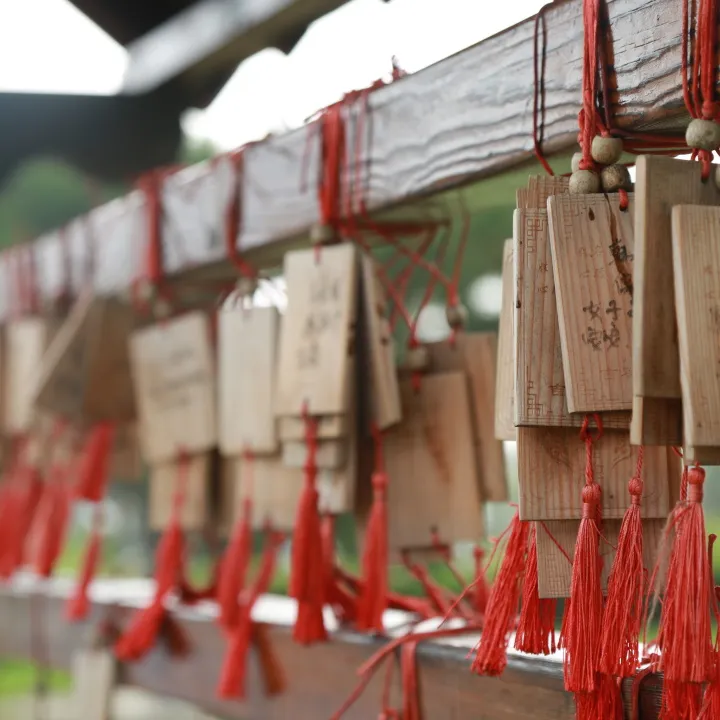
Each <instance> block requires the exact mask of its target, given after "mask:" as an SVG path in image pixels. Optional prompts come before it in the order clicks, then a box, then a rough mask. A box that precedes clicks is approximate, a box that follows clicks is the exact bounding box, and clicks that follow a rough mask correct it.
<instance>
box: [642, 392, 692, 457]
mask: <svg viewBox="0 0 720 720" xmlns="http://www.w3.org/2000/svg"><path fill="white" fill-rule="evenodd" d="M645 438H648V439H650V440H652V442H648V444H649V445H682V401H681V400H680V398H650V397H638V396H637V395H636V396H635V397H634V398H633V411H632V421H631V423H630V442H631V443H632V444H633V445H644V444H645V442H646V440H645Z"/></svg>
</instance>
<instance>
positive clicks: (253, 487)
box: [225, 455, 304, 531]
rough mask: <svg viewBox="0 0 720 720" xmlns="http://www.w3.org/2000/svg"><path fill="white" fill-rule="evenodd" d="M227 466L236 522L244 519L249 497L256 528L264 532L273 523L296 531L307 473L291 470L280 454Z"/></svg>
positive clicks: (232, 461)
mask: <svg viewBox="0 0 720 720" xmlns="http://www.w3.org/2000/svg"><path fill="white" fill-rule="evenodd" d="M225 463H226V466H227V467H228V470H229V474H230V477H231V479H232V483H233V487H234V495H233V501H232V505H231V507H232V508H234V512H233V515H234V521H235V520H237V519H238V518H239V517H240V514H241V513H242V508H243V500H244V498H245V497H246V495H248V494H249V496H250V498H251V499H252V509H253V512H252V525H253V528H254V529H256V530H261V529H262V528H263V527H264V526H265V523H266V521H269V522H270V523H271V524H272V527H274V528H276V529H277V530H283V531H290V530H292V528H293V526H294V525H295V516H296V513H297V506H298V502H299V501H300V495H301V493H302V488H303V483H304V475H303V471H302V470H301V469H298V468H289V467H287V466H286V465H284V464H283V462H282V459H281V458H280V456H279V455H265V456H258V457H255V458H253V459H252V460H251V461H247V460H245V459H244V458H240V457H234V458H228V459H226V460H225Z"/></svg>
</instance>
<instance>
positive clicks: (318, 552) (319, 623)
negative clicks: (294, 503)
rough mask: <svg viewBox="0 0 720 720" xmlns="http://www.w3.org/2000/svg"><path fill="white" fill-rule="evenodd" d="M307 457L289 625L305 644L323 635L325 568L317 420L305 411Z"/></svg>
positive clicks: (295, 536) (294, 550)
mask: <svg viewBox="0 0 720 720" xmlns="http://www.w3.org/2000/svg"><path fill="white" fill-rule="evenodd" d="M305 423H306V428H307V431H306V443H307V460H306V462H305V484H304V487H303V492H302V495H301V496H300V503H299V505H298V513H297V520H296V521H295V532H294V536H293V548H292V567H291V574H290V595H291V597H294V598H295V599H296V600H297V603H298V607H297V620H296V621H295V627H294V629H293V638H294V639H295V641H296V642H299V643H301V644H303V645H307V644H310V643H313V642H319V641H323V640H326V639H327V631H326V630H325V623H324V621H323V603H324V599H325V571H324V563H323V562H322V552H323V550H322V538H321V530H320V515H319V513H318V492H317V489H316V487H315V479H316V476H317V465H316V456H317V422H316V421H315V420H314V419H312V418H310V417H308V416H307V415H305Z"/></svg>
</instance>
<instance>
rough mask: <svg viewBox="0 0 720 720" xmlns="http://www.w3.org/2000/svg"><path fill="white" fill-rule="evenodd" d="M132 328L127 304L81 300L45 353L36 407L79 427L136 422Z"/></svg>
mask: <svg viewBox="0 0 720 720" xmlns="http://www.w3.org/2000/svg"><path fill="white" fill-rule="evenodd" d="M134 325H135V319H134V314H133V311H132V309H131V307H130V306H129V305H127V304H126V303H123V302H121V301H120V300H118V299H116V298H110V297H97V296H94V295H91V294H85V295H83V296H81V297H80V298H79V299H78V300H77V301H76V302H75V304H74V305H73V307H72V309H71V311H70V314H69V316H68V317H67V319H66V320H65V321H64V322H63V323H62V324H61V325H60V326H59V328H58V330H57V332H56V333H55V334H54V336H53V338H52V340H51V341H50V342H49V343H48V346H47V349H46V351H45V353H44V354H43V357H42V360H41V362H40V367H39V368H38V374H37V379H36V382H35V393H36V394H35V405H36V406H37V407H39V408H42V409H43V410H46V411H47V412H51V413H54V414H56V415H59V416H61V417H63V418H65V419H67V420H69V421H71V422H73V423H74V424H75V425H77V426H82V425H91V424H94V423H96V422H103V421H108V420H109V421H121V422H127V421H130V420H132V419H133V418H134V416H135V402H134V395H133V391H132V378H131V375H130V360H129V356H128V340H129V338H130V335H131V333H132V331H133V328H134Z"/></svg>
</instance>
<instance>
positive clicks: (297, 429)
mask: <svg viewBox="0 0 720 720" xmlns="http://www.w3.org/2000/svg"><path fill="white" fill-rule="evenodd" d="M278 422H279V430H278V434H279V435H280V437H281V438H282V439H283V440H289V441H293V440H295V441H298V440H299V441H302V440H303V439H304V438H305V433H306V432H307V429H306V427H305V421H304V420H303V419H302V418H299V417H281V418H279V420H278ZM317 422H318V438H319V439H320V440H332V439H334V438H342V437H345V436H346V435H347V434H348V419H347V416H346V415H321V416H320V417H318V418H317Z"/></svg>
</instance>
